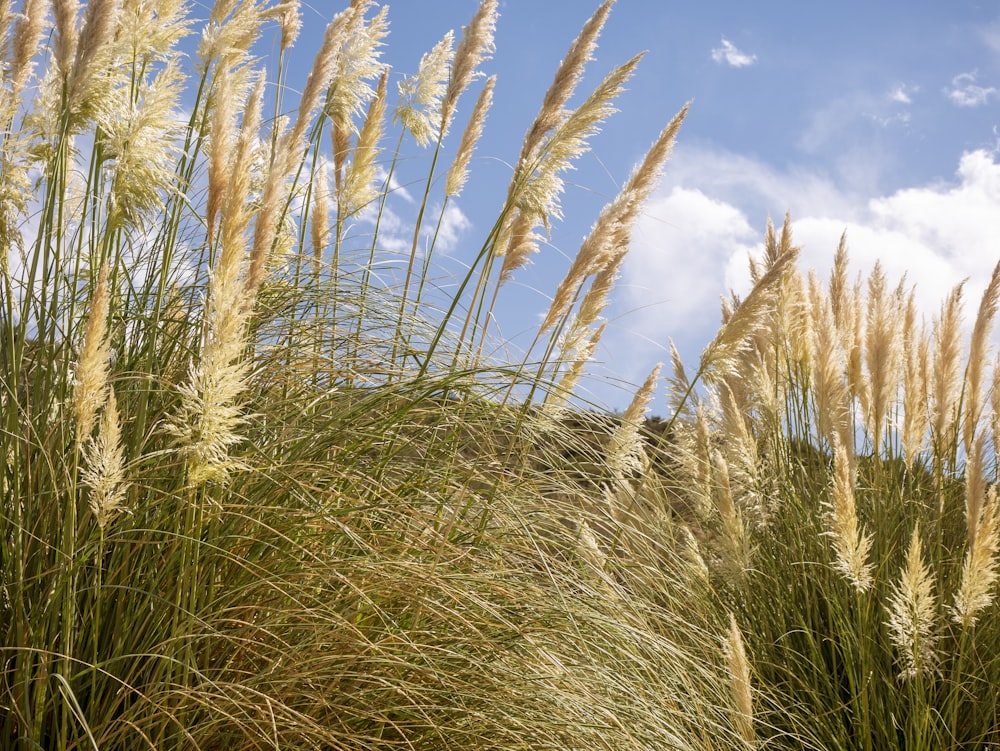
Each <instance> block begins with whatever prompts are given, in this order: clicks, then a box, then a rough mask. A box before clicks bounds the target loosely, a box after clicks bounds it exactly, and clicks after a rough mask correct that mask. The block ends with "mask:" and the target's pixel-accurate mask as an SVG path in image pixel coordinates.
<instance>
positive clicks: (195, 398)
mask: <svg viewBox="0 0 1000 751" xmlns="http://www.w3.org/2000/svg"><path fill="white" fill-rule="evenodd" d="M263 91H264V77H263V76H261V77H260V78H258V80H257V84H256V86H255V87H254V89H253V91H252V93H251V95H250V97H249V99H248V100H247V105H246V110H245V112H244V115H243V126H242V128H241V131H240V135H239V138H238V139H237V143H236V150H235V153H234V155H233V161H232V165H231V166H230V167H229V169H228V172H229V175H230V181H229V187H228V190H227V191H226V192H225V195H224V197H223V201H222V206H221V211H220V221H219V247H220V252H219V255H218V258H217V259H216V263H215V267H214V268H213V269H212V275H211V277H210V279H209V294H208V299H207V301H206V304H205V333H204V336H203V340H202V346H201V353H200V359H199V361H198V362H197V363H196V364H192V366H191V369H190V371H189V373H188V379H187V382H186V383H184V384H183V385H181V386H180V387H179V389H178V390H179V392H180V397H181V399H180V407H179V409H178V411H177V413H176V414H175V415H174V416H173V417H172V419H171V421H170V423H169V424H168V430H169V432H171V433H172V434H173V435H174V436H175V437H176V438H177V440H178V443H179V444H180V446H181V450H182V452H183V454H184V455H185V458H186V460H187V472H188V476H187V481H188V484H189V485H191V486H197V485H201V484H203V483H206V482H224V481H225V480H226V479H227V478H228V476H229V472H230V471H231V470H232V469H233V468H235V467H238V466H239V464H238V462H236V461H235V460H233V459H232V458H231V457H230V456H229V450H230V448H231V447H232V446H233V445H235V444H236V443H238V442H239V441H240V440H241V438H240V436H239V434H238V432H237V431H238V430H239V428H240V426H241V425H242V423H243V421H244V417H243V411H242V406H241V403H240V397H241V395H242V393H243V390H244V388H245V379H246V373H247V370H248V368H249V364H248V363H247V362H246V361H245V360H244V358H243V354H244V352H243V350H244V346H245V342H244V340H245V334H246V322H247V318H248V316H249V315H250V312H251V310H252V305H253V298H252V297H251V296H248V295H247V294H246V289H245V285H244V283H243V280H242V277H243V274H244V269H245V268H246V265H247V264H246V248H247V237H246V236H247V229H248V227H249V224H250V217H251V209H250V206H249V204H248V202H247V195H248V193H249V188H250V180H251V176H250V173H251V170H250V163H251V161H252V160H253V156H254V149H253V146H254V143H255V142H256V139H257V131H258V129H259V127H260V118H261V107H262V97H263Z"/></svg>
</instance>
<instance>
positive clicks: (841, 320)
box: [830, 232, 853, 332]
mask: <svg viewBox="0 0 1000 751" xmlns="http://www.w3.org/2000/svg"><path fill="white" fill-rule="evenodd" d="M848 263H849V259H848V255H847V233H846V232H845V233H844V234H842V235H841V236H840V244H838V245H837V252H836V255H835V256H834V260H833V271H831V272H830V309H831V311H833V321H834V323H835V324H836V325H837V328H838V330H840V331H841V332H846V330H847V329H848V328H849V327H848V326H846V325H845V316H846V315H848V314H849V313H850V310H849V309H850V308H851V307H852V306H853V302H852V301H851V299H850V297H849V287H848V281H847V266H848Z"/></svg>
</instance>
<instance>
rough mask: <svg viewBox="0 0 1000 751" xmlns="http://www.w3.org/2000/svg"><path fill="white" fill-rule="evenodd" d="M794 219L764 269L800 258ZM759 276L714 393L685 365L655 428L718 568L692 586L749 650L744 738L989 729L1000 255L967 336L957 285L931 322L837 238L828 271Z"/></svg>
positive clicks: (852, 738) (768, 251)
mask: <svg viewBox="0 0 1000 751" xmlns="http://www.w3.org/2000/svg"><path fill="white" fill-rule="evenodd" d="M790 227H791V225H790V222H788V221H786V223H785V226H784V229H783V231H782V232H781V234H780V235H778V234H777V233H775V232H773V231H769V234H768V236H767V238H766V242H765V253H764V257H763V259H762V260H761V261H758V262H755V263H754V264H753V265H752V273H753V276H754V278H756V279H758V280H761V279H763V278H764V277H766V276H767V275H769V274H771V273H772V271H773V270H774V269H775V268H776V267H777V266H778V265H779V264H780V263H781V260H782V259H783V258H786V257H787V256H788V255H790V254H792V255H794V253H795V252H796V249H795V247H794V246H793V244H792V239H791V231H790ZM771 290H772V292H771V298H772V300H771V304H770V305H769V306H768V307H767V308H766V309H765V311H764V314H763V315H762V316H758V317H756V318H755V319H754V320H753V325H752V327H751V329H752V330H751V331H750V336H749V338H743V339H741V340H740V341H741V345H740V346H739V347H737V348H736V349H735V350H734V351H733V352H732V356H731V357H729V358H727V359H725V360H724V361H721V364H718V365H716V363H719V362H720V361H718V360H717V359H716V358H717V355H716V353H717V351H718V350H717V349H713V347H717V344H716V343H713V345H712V346H710V347H709V349H708V350H706V357H705V358H703V367H702V374H703V376H704V375H705V374H710V375H711V376H712V377H711V378H710V379H708V380H707V381H706V382H705V385H706V388H705V389H703V390H701V391H700V392H699V391H695V390H690V389H688V388H687V381H686V378H685V376H684V374H683V371H682V368H680V367H679V368H678V373H677V374H676V375H675V377H674V386H673V389H674V393H675V394H676V396H675V404H676V405H677V406H678V410H677V415H676V420H675V421H674V423H673V425H672V431H673V436H674V439H675V440H674V441H673V442H666V443H664V444H663V445H664V446H665V448H666V451H667V452H668V453H669V454H671V455H673V457H674V459H675V463H676V465H677V468H678V469H677V471H676V474H675V477H674V483H675V486H676V487H678V488H680V493H681V495H683V496H686V499H687V500H686V505H685V506H681V505H677V506H676V508H677V509H679V510H681V513H680V514H679V516H678V518H679V519H681V520H682V523H683V524H686V525H689V527H690V528H691V530H692V534H693V535H694V536H695V537H696V538H698V542H699V543H700V546H699V550H700V553H701V555H702V557H703V559H705V560H707V567H708V569H709V571H710V573H709V581H710V583H711V586H710V587H707V588H706V587H704V586H701V588H700V589H699V590H697V591H700V592H702V593H704V596H703V597H701V598H700V600H699V601H700V602H701V604H702V605H703V606H704V607H706V608H707V609H708V610H709V611H710V612H714V613H715V614H716V615H715V617H716V618H719V617H721V616H723V615H724V614H726V613H727V612H731V613H732V614H733V617H734V624H738V625H736V626H734V627H735V628H738V629H739V630H740V631H739V633H741V636H742V639H743V642H744V644H745V654H746V659H747V661H748V663H749V664H750V665H751V666H752V669H751V670H750V676H751V677H750V681H751V683H752V686H753V704H754V725H753V727H754V733H755V736H756V738H757V739H759V742H761V743H765V742H766V743H767V745H768V746H771V747H778V748H802V747H806V748H816V749H834V748H842V749H848V748H852V749H854V748H868V749H883V748H906V749H941V748H962V749H969V748H992V747H995V746H996V744H997V743H998V741H1000V723H998V717H1000V715H998V705H997V701H996V692H995V690H994V687H995V686H996V685H997V683H998V681H1000V662H998V660H997V644H998V639H1000V631H998V630H997V619H996V594H997V592H996V584H997V573H998V563H1000V561H998V551H1000V547H998V539H1000V538H998V534H1000V528H998V517H997V495H996V490H995V487H994V483H995V481H996V476H997V458H996V457H997V456H998V452H997V447H998V434H997V431H996V425H997V424H998V423H997V412H996V409H997V407H998V405H1000V403H998V401H997V393H998V391H997V385H998V380H997V379H998V375H997V374H998V371H997V369H996V364H995V362H994V360H993V359H992V357H991V355H990V354H989V339H990V331H991V329H992V326H993V319H994V316H995V314H996V308H997V295H998V293H1000V267H998V270H996V271H994V274H993V276H992V278H991V280H990V281H989V284H988V285H987V288H986V291H985V293H984V295H983V298H982V301H981V303H980V306H979V309H978V313H977V315H976V318H975V321H974V324H973V326H972V329H971V336H970V337H969V339H968V340H965V334H964V333H963V332H964V329H963V327H962V324H961V293H962V285H959V287H957V288H956V289H955V290H954V292H953V293H952V294H951V295H950V296H949V298H948V299H947V300H946V301H945V302H944V304H943V305H942V308H941V312H940V314H939V315H938V316H936V317H935V318H934V320H933V321H932V322H931V323H930V325H928V324H926V323H921V322H920V316H919V312H918V310H917V308H916V304H915V298H914V294H913V291H912V289H907V288H906V286H905V285H904V284H903V283H902V282H900V283H899V284H898V285H896V286H895V287H894V286H893V283H892V282H890V280H888V279H887V278H886V277H885V274H884V272H883V271H882V269H881V267H880V266H879V265H876V266H875V268H874V269H873V270H872V271H871V272H870V274H869V276H868V278H867V279H862V278H861V277H860V275H859V276H858V277H857V281H855V282H853V283H852V281H851V278H850V273H849V266H848V252H847V244H846V239H845V240H844V241H842V243H841V247H840V248H839V250H838V252H837V255H836V258H835V262H834V268H833V271H832V273H831V276H830V281H829V283H828V284H825V283H824V282H822V281H821V280H820V279H819V278H818V277H817V276H816V275H814V274H812V273H810V274H809V275H808V276H803V275H802V274H800V273H799V272H798V271H797V270H795V269H794V268H793V267H788V266H786V267H785V268H784V269H783V270H782V272H781V273H780V275H779V277H778V283H777V284H776V285H773V286H772V287H771ZM750 302H751V300H750V298H749V297H748V298H747V299H746V300H745V301H743V302H742V303H741V304H740V305H738V306H735V307H734V306H731V310H734V312H732V313H731V315H730V317H729V320H728V323H727V324H726V325H725V326H724V327H723V330H722V333H720V339H717V342H719V341H724V340H725V338H726V336H725V332H726V329H727V328H731V327H733V326H734V325H735V324H736V321H737V319H738V317H739V316H740V314H741V313H740V311H741V310H743V309H744V308H746V306H747V304H748V303H750ZM706 363H707V365H706ZM708 366H711V367H708ZM991 370H992V375H990V371H991ZM685 509H686V510H685ZM704 578H705V574H704V572H703V571H698V572H696V574H695V575H694V576H692V578H691V579H690V581H691V584H690V585H689V587H690V588H692V589H693V588H694V587H695V586H700V585H698V584H697V583H698V582H701V581H703V580H704Z"/></svg>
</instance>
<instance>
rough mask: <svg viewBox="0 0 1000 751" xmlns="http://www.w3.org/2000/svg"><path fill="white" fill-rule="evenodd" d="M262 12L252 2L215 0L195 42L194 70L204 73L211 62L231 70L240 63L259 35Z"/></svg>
mask: <svg viewBox="0 0 1000 751" xmlns="http://www.w3.org/2000/svg"><path fill="white" fill-rule="evenodd" d="M263 20H264V15H263V14H262V13H261V11H260V6H259V5H258V4H257V3H256V2H240V3H238V4H237V2H236V0H217V1H216V3H215V5H214V6H212V12H211V14H210V16H209V20H208V24H207V25H206V26H205V27H204V29H202V33H201V39H200V40H199V42H198V51H197V57H198V69H199V70H200V71H201V72H202V73H204V72H207V71H208V69H209V67H210V66H211V65H212V62H213V61H215V60H218V61H219V67H220V68H229V69H231V70H235V69H236V68H239V67H241V66H243V65H244V64H245V63H246V62H247V58H248V57H249V50H250V48H251V47H253V45H254V43H255V42H256V41H257V38H258V36H259V35H260V29H261V25H262V23H263Z"/></svg>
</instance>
